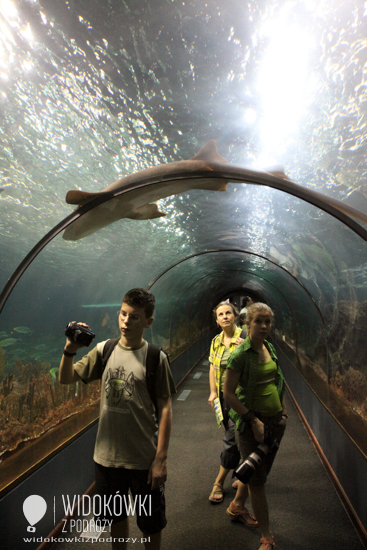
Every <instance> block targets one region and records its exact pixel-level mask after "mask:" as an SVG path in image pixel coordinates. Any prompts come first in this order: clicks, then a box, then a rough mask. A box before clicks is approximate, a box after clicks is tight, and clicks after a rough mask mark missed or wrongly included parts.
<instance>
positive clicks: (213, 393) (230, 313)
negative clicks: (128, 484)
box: [208, 302, 257, 527]
mask: <svg viewBox="0 0 367 550" xmlns="http://www.w3.org/2000/svg"><path fill="white" fill-rule="evenodd" d="M213 313H214V315H215V318H216V322H217V325H218V326H219V327H220V328H221V329H222V332H221V333H220V334H218V335H217V336H215V338H213V340H212V343H211V346H210V355H209V362H210V370H209V384H210V395H209V399H208V402H209V405H210V406H211V407H212V409H213V410H214V399H216V398H217V397H219V399H220V403H221V407H222V412H223V426H224V429H225V433H224V438H223V448H222V453H221V455H220V466H219V473H218V475H217V477H216V479H215V481H214V485H213V489H212V491H211V493H210V496H209V500H210V502H212V503H213V504H219V503H220V502H222V501H223V498H224V489H223V486H224V481H225V479H226V477H227V475H228V473H229V472H230V471H231V470H233V469H235V468H236V467H237V466H238V463H239V459H240V453H239V450H238V447H237V444H236V440H235V424H234V422H233V421H232V419H231V418H230V417H229V415H228V413H229V407H228V405H227V403H226V402H225V400H224V398H223V384H224V378H225V373H226V366H227V361H228V359H229V356H230V354H231V353H232V352H233V350H234V349H235V348H236V347H237V346H238V345H239V344H241V342H243V338H241V329H240V328H239V327H237V326H236V319H237V315H238V312H237V310H236V308H235V306H234V305H233V304H231V303H229V302H220V303H219V304H218V305H217V306H216V307H215V309H214V312H213ZM246 519H247V522H248V524H249V525H250V526H254V527H256V526H257V522H256V520H255V518H253V517H252V516H250V514H248V516H247V518H246Z"/></svg>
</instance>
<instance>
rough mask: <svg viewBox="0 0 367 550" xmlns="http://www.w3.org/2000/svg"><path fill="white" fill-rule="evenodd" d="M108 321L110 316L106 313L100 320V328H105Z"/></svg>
mask: <svg viewBox="0 0 367 550" xmlns="http://www.w3.org/2000/svg"><path fill="white" fill-rule="evenodd" d="M108 321H110V316H109V315H108V313H106V315H105V316H104V317H103V319H102V323H101V327H105V326H106V325H107V324H108Z"/></svg>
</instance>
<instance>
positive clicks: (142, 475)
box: [59, 288, 175, 550]
mask: <svg viewBox="0 0 367 550" xmlns="http://www.w3.org/2000/svg"><path fill="white" fill-rule="evenodd" d="M154 307H155V298H154V296H153V294H152V293H151V292H149V291H147V290H145V289H142V288H134V289H132V290H130V291H129V292H127V294H125V296H124V298H123V300H122V306H121V311H120V312H119V317H118V324H119V330H120V334H121V337H120V339H119V341H118V342H117V341H112V340H108V341H107V342H100V343H99V344H97V345H96V346H95V348H94V349H92V350H91V351H90V352H89V353H88V354H87V355H85V356H84V357H83V358H82V359H81V360H80V361H78V362H77V363H75V364H73V357H74V355H75V354H76V352H77V351H78V349H79V348H80V347H82V346H81V345H80V344H77V343H75V342H74V341H72V340H71V339H69V338H67V340H66V345H65V348H64V354H63V357H62V359H61V363H60V373H59V378H60V383H61V384H71V383H72V382H75V381H80V380H82V381H83V382H85V383H89V382H92V381H93V380H97V379H101V381H102V382H101V403H100V418H99V425H98V433H97V438H96V444H95V450H94V457H93V458H94V461H95V478H96V494H97V495H101V496H102V499H101V500H102V502H106V501H108V498H110V496H111V495H112V497H114V501H115V498H116V495H118V496H119V497H121V500H120V501H119V502H120V503H121V506H120V507H119V506H111V507H108V506H107V507H106V506H102V512H101V515H100V516H99V518H100V519H101V520H103V519H106V520H108V521H109V523H111V522H112V527H111V537H112V539H113V540H112V549H113V550H125V549H126V548H127V543H126V542H125V541H126V539H127V538H128V536H129V523H128V512H129V508H128V507H126V505H125V506H124V504H125V503H126V502H129V497H128V491H129V489H130V490H131V493H132V496H133V500H132V501H131V503H133V502H134V498H135V497H136V498H137V499H140V500H137V501H136V502H137V503H138V504H139V502H142V503H144V502H145V507H143V508H141V513H140V514H139V515H138V514H137V524H138V527H139V528H140V530H141V531H142V532H143V534H144V538H146V539H147V541H146V542H145V548H147V549H148V548H149V549H150V550H158V549H159V548H160V543H161V531H162V529H163V528H164V527H165V526H166V523H167V521H166V517H165V498H164V482H165V481H166V478H167V454H168V444H169V438H170V431H171V422H172V407H171V396H172V394H174V393H175V387H174V383H173V379H172V375H171V371H170V367H169V363H168V359H167V356H166V355H165V354H164V353H163V352H162V351H161V350H159V349H158V350H156V351H158V354H157V359H156V363H157V364H156V372H155V373H154V376H153V382H152V384H150V383H148V382H147V378H148V373H147V370H148V365H147V354H150V351H149V350H150V349H152V348H151V347H150V348H149V350H148V343H147V342H146V341H145V340H144V339H143V333H144V330H145V329H146V328H148V327H149V326H150V325H151V324H152V322H153V312H154ZM79 324H81V325H84V323H79ZM85 326H87V325H85ZM108 342H110V343H111V342H114V344H115V347H114V348H113V351H112V353H111V355H110V357H109V359H108V361H107V363H106V365H105V368H104V370H103V353H104V349H105V346H108ZM110 348H111V346H110ZM149 357H150V355H149ZM149 361H150V362H151V360H150V359H149ZM152 392H154V393H152ZM154 402H156V409H155V405H154ZM157 430H158V437H157V436H156V434H157ZM103 497H106V498H103ZM144 499H145V500H144ZM126 508H127V509H126ZM138 508H139V507H138V505H137V507H136V511H137V512H138ZM149 512H150V513H149ZM96 515H97V514H96V513H95V516H96Z"/></svg>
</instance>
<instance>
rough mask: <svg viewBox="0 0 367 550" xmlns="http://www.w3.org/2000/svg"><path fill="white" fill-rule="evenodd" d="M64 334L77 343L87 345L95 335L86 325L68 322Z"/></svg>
mask: <svg viewBox="0 0 367 550" xmlns="http://www.w3.org/2000/svg"><path fill="white" fill-rule="evenodd" d="M65 336H67V337H68V338H70V340H73V341H74V342H76V343H77V344H82V345H83V346H89V344H90V343H91V341H92V340H93V338H94V337H95V336H96V335H95V334H94V333H93V332H92V331H91V330H90V329H89V328H88V327H85V326H83V325H78V324H77V323H68V324H67V325H66V328H65Z"/></svg>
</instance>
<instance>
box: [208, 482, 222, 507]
mask: <svg viewBox="0 0 367 550" xmlns="http://www.w3.org/2000/svg"><path fill="white" fill-rule="evenodd" d="M216 495H217V496H216ZM223 499H224V493H223V487H222V485H220V484H219V483H214V485H213V489H212V492H211V493H210V495H209V500H210V502H211V503H212V504H220V503H221V502H223Z"/></svg>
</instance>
